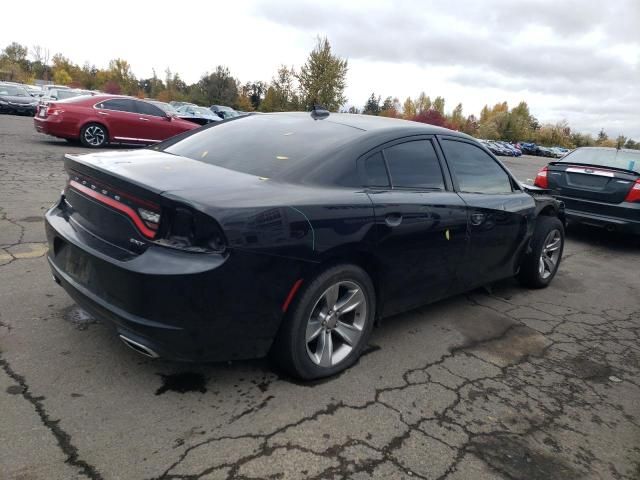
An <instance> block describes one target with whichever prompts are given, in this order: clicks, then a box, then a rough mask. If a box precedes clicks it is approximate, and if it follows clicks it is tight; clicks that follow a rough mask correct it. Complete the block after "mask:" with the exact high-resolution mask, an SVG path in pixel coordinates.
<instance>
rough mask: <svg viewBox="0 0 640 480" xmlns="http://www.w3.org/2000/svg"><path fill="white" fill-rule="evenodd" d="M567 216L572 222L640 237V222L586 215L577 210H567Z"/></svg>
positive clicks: (593, 214) (591, 214)
mask: <svg viewBox="0 0 640 480" xmlns="http://www.w3.org/2000/svg"><path fill="white" fill-rule="evenodd" d="M639 212H640V210H639ZM565 215H566V217H567V219H568V220H569V221H572V222H577V223H582V224H584V225H591V226H594V227H600V228H605V229H607V230H611V231H618V232H623V233H631V234H634V235H640V221H634V220H630V219H626V218H620V217H614V216H607V215H598V214H595V213H586V212H581V211H577V210H565Z"/></svg>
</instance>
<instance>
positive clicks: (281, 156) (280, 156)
mask: <svg viewBox="0 0 640 480" xmlns="http://www.w3.org/2000/svg"><path fill="white" fill-rule="evenodd" d="M276 158H277V159H278V160H289V157H285V156H284V155H278V156H277V157H276Z"/></svg>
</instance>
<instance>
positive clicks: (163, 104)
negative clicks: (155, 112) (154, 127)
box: [144, 98, 178, 117]
mask: <svg viewBox="0 0 640 480" xmlns="http://www.w3.org/2000/svg"><path fill="white" fill-rule="evenodd" d="M144 100H145V101H146V102H149V103H150V104H151V105H155V106H156V107H158V108H160V109H162V110H163V111H164V112H165V113H168V114H169V115H173V116H176V117H177V116H178V111H177V110H176V109H175V108H174V107H173V105H171V104H170V103H167V102H161V101H160V100H154V99H152V98H145V99H144Z"/></svg>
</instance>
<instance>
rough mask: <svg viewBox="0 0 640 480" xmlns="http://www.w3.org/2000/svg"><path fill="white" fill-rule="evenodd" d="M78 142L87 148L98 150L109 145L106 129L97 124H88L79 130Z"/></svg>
mask: <svg viewBox="0 0 640 480" xmlns="http://www.w3.org/2000/svg"><path fill="white" fill-rule="evenodd" d="M80 142H81V143H82V145H84V146H85V147H87V148H100V147H104V146H105V145H106V144H107V143H109V134H108V132H107V128H106V127H105V126H104V125H100V124H99V123H89V124H87V125H85V126H84V127H82V130H80Z"/></svg>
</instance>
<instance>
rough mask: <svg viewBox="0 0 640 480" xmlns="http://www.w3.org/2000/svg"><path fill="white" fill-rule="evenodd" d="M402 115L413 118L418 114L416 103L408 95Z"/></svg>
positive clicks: (403, 105)
mask: <svg viewBox="0 0 640 480" xmlns="http://www.w3.org/2000/svg"><path fill="white" fill-rule="evenodd" d="M402 116H403V117H404V118H406V119H412V118H413V117H415V116H416V105H415V103H413V100H411V97H407V99H406V100H405V101H404V103H403V104H402Z"/></svg>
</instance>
